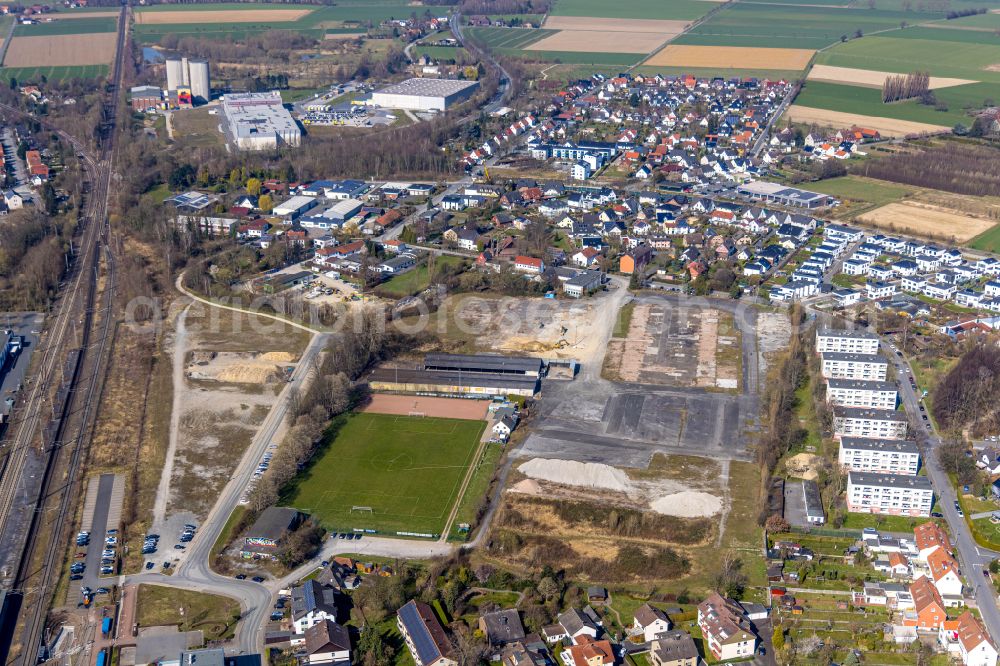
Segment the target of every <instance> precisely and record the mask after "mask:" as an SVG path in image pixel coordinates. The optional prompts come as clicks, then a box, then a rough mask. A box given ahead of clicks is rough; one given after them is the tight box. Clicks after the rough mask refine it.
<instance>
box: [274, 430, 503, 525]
mask: <svg viewBox="0 0 1000 666" xmlns="http://www.w3.org/2000/svg"><path fill="white" fill-rule="evenodd" d="M484 429H485V422H483V421H478V420H462V419H447V418H434V417H414V416H397V415H392V414H377V413H371V412H363V413H354V414H351V415H349V416H346V417H343V418H341V419H340V420H338V421H337V422H336V423H335V425H334V426H333V427H332V428H331V432H330V434H329V440H328V443H327V444H326V445H325V448H324V449H323V450H321V451H320V452H319V453H318V454H317V455H316V456H315V458H314V462H313V463H311V464H310V466H309V467H308V468H307V469H306V470H305V471H303V472H302V474H301V475H300V476H299V478H298V479H297V480H295V481H294V482H293V483H292V487H291V488H289V489H288V490H286V492H285V493H284V497H282V500H281V501H282V504H284V505H287V506H294V507H296V508H298V509H301V510H302V511H305V512H307V513H309V514H310V515H312V516H313V518H315V519H316V520H317V521H319V523H320V524H321V525H323V526H324V527H326V528H328V529H331V530H336V531H345V530H351V529H355V528H356V529H374V530H378V531H379V532H397V531H405V532H419V533H433V534H437V533H440V532H441V530H442V529H443V528H444V526H445V521H446V518H447V516H448V513H449V511H450V510H451V508H452V506H453V505H454V504H455V502H456V501H457V500H458V499H459V498H458V497H457V495H458V491H459V488H460V487H461V484H462V480H463V478H464V477H465V474H466V471H467V470H468V469H469V466H470V464H471V463H472V458H473V455H474V454H475V452H476V450H477V448H478V446H479V439H480V437H481V436H482V434H483V430H484ZM358 506H362V507H370V508H371V512H367V511H352V507H358Z"/></svg>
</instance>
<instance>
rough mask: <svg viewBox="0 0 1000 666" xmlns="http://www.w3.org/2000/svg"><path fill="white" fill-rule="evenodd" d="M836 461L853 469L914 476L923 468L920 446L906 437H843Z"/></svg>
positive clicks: (854, 470) (848, 468) (855, 470)
mask: <svg viewBox="0 0 1000 666" xmlns="http://www.w3.org/2000/svg"><path fill="white" fill-rule="evenodd" d="M837 462H839V463H840V464H841V466H842V467H844V468H845V469H847V470H848V471H851V472H874V473H876V474H902V475H907V476H911V475H914V474H916V473H917V471H918V470H919V469H920V450H919V449H918V448H917V444H916V442H911V441H909V440H906V439H873V438H870V437H842V438H841V440H840V451H839V452H838V453H837Z"/></svg>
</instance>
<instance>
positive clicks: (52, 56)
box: [3, 32, 117, 67]
mask: <svg viewBox="0 0 1000 666" xmlns="http://www.w3.org/2000/svg"><path fill="white" fill-rule="evenodd" d="M116 36H117V35H116V34H115V33H113V32H100V33H88V34H80V35H38V36H33V37H23V36H18V37H14V38H13V39H12V40H11V42H10V46H9V47H8V48H7V55H6V56H5V57H4V60H3V66H4V67H58V66H64V65H106V64H108V63H109V62H111V60H112V58H114V55H115V38H116Z"/></svg>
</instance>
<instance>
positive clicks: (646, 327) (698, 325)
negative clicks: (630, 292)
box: [605, 303, 740, 389]
mask: <svg viewBox="0 0 1000 666" xmlns="http://www.w3.org/2000/svg"><path fill="white" fill-rule="evenodd" d="M739 357H740V338H739V334H738V332H737V331H736V330H735V328H734V326H733V323H732V315H731V314H730V313H727V312H720V311H719V310H715V309H710V308H678V307H671V308H667V307H664V306H660V305H651V304H648V303H640V304H639V305H636V306H635V310H634V311H633V313H632V320H631V322H630V325H629V332H628V337H627V338H625V339H624V340H621V339H614V340H612V341H611V343H610V344H609V345H608V355H607V357H606V366H605V367H606V369H607V372H608V374H610V375H612V376H614V377H616V378H618V379H620V380H621V381H626V382H642V383H644V384H658V385H662V386H680V387H689V386H697V387H702V388H723V389H736V388H738V386H739V374H740V373H739Z"/></svg>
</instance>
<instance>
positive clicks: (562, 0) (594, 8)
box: [550, 0, 712, 21]
mask: <svg viewBox="0 0 1000 666" xmlns="http://www.w3.org/2000/svg"><path fill="white" fill-rule="evenodd" d="M711 8H712V4H711V3H708V4H706V3H704V2H700V1H699V0H629V1H628V2H607V1H606V0H558V1H557V2H556V4H555V7H553V8H552V10H551V12H550V13H551V15H552V16H599V17H602V18H629V19H669V20H679V21H692V20H694V19H697V18H701V17H702V16H704V15H705V14H707V13H708V11H709V10H710V9H711Z"/></svg>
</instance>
